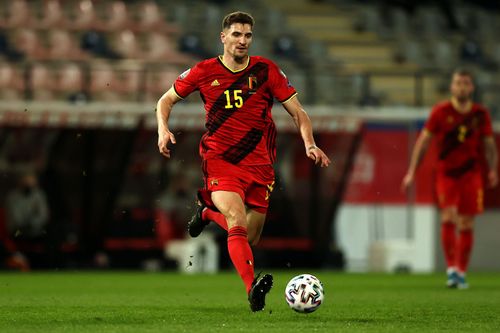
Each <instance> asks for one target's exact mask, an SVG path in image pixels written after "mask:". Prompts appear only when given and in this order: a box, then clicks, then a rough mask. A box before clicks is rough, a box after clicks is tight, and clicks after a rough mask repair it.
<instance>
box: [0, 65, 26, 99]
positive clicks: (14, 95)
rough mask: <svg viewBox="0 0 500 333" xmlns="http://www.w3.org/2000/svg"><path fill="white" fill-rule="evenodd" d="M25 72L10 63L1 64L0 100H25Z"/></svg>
mask: <svg viewBox="0 0 500 333" xmlns="http://www.w3.org/2000/svg"><path fill="white" fill-rule="evenodd" d="M24 88H25V84H24V79H23V72H22V70H20V69H19V68H18V67H15V66H14V65H12V64H10V63H0V98H1V99H2V100H19V99H23V98H24Z"/></svg>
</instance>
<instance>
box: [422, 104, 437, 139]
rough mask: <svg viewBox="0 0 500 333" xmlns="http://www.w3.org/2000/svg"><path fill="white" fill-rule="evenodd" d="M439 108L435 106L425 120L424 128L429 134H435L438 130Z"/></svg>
mask: <svg viewBox="0 0 500 333" xmlns="http://www.w3.org/2000/svg"><path fill="white" fill-rule="evenodd" d="M440 114H441V112H440V108H439V107H437V106H435V107H433V108H432V110H431V114H430V115H429V118H428V119H427V121H426V122H425V126H424V129H425V130H427V131H428V132H430V133H431V134H435V133H436V132H438V130H439V123H440V120H441V117H440Z"/></svg>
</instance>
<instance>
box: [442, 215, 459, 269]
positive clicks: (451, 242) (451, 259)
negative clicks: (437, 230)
mask: <svg viewBox="0 0 500 333" xmlns="http://www.w3.org/2000/svg"><path fill="white" fill-rule="evenodd" d="M441 245H442V246H443V251H444V258H445V260H446V265H447V267H454V266H455V246H456V242H455V224H454V223H452V222H443V223H441Z"/></svg>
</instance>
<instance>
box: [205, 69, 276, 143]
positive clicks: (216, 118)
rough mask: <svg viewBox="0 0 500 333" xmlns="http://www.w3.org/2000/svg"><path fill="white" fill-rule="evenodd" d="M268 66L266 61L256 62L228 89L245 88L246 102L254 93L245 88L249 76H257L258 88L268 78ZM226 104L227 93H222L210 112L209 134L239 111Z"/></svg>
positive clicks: (244, 96) (244, 97) (208, 117)
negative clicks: (227, 106)
mask: <svg viewBox="0 0 500 333" xmlns="http://www.w3.org/2000/svg"><path fill="white" fill-rule="evenodd" d="M268 67H269V66H268V65H267V64H266V63H263V62H258V63H256V64H255V65H254V66H253V67H252V68H250V69H249V70H248V71H247V72H245V74H243V75H241V76H240V77H238V79H237V80H236V81H234V82H233V83H232V84H231V85H230V86H229V87H228V88H227V89H226V90H230V91H233V90H243V93H242V94H241V98H242V99H243V104H244V103H245V101H246V100H248V99H249V98H250V97H252V96H253V94H250V93H249V91H248V89H243V88H244V87H245V86H246V85H247V84H248V77H249V76H251V75H252V76H255V77H256V78H257V87H254V90H255V89H258V88H259V87H261V86H262V84H263V83H264V82H266V81H267V79H268V75H267V73H268ZM225 106H226V95H225V94H224V93H222V94H221V95H220V96H219V97H218V98H217V100H216V101H215V103H214V104H213V105H212V107H211V108H210V111H209V112H208V116H207V123H206V125H205V127H206V128H207V130H208V133H209V135H212V134H213V133H215V132H216V131H217V130H218V129H219V128H220V127H221V126H222V125H223V124H224V123H225V122H226V121H227V120H228V119H229V118H230V117H231V116H232V115H233V114H234V113H235V112H237V109H236V108H235V107H234V106H233V107H232V108H227V109H226V107H225Z"/></svg>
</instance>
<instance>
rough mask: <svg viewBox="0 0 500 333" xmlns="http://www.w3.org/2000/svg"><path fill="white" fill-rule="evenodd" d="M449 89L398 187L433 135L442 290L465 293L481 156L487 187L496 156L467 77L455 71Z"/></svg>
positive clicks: (409, 178) (478, 208)
mask: <svg viewBox="0 0 500 333" xmlns="http://www.w3.org/2000/svg"><path fill="white" fill-rule="evenodd" d="M450 91H451V95H452V97H451V100H449V101H445V102H441V103H438V104H436V105H435V106H434V107H433V109H432V112H431V114H430V117H429V119H428V120H427V122H426V124H425V127H424V129H423V130H422V132H421V133H420V135H419V137H418V139H417V142H416V143H415V147H414V149H413V153H412V156H411V160H410V165H409V168H408V172H407V174H406V175H405V177H404V178H403V182H402V188H403V190H405V189H407V188H408V187H409V186H410V185H411V184H412V183H413V181H414V178H415V171H416V169H417V167H418V165H419V162H420V161H421V159H422V157H423V156H424V154H425V151H426V149H427V147H428V146H429V143H430V141H431V140H432V138H433V137H435V138H436V140H437V143H438V153H439V155H438V162H437V168H436V193H437V197H438V204H439V208H440V210H441V243H442V247H443V251H444V255H445V259H446V264H447V267H448V268H447V275H448V279H447V286H448V287H450V288H459V289H466V288H468V284H467V282H466V279H465V273H466V271H467V265H468V262H469V257H470V253H471V250H472V243H473V227H474V216H475V215H477V214H479V213H481V212H482V211H483V178H482V174H481V158H482V156H481V154H482V152H483V151H484V154H485V157H486V160H487V162H488V168H489V170H488V175H487V181H488V185H489V186H490V187H495V186H496V185H497V183H498V173H497V168H498V154H497V150H496V145H495V139H494V137H493V133H492V128H491V120H490V116H489V113H488V110H487V109H486V108H485V107H484V106H482V105H480V104H477V103H474V102H473V101H472V99H471V96H472V93H473V92H474V84H473V77H472V74H471V73H470V72H468V71H466V70H456V71H455V72H454V73H453V76H452V80H451V85H450ZM483 145H484V146H483ZM456 229H458V235H457V231H456Z"/></svg>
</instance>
